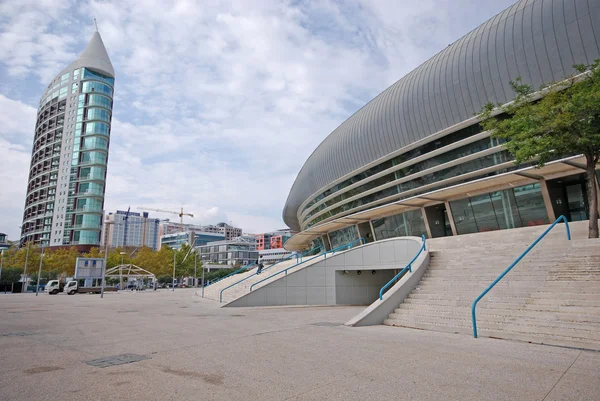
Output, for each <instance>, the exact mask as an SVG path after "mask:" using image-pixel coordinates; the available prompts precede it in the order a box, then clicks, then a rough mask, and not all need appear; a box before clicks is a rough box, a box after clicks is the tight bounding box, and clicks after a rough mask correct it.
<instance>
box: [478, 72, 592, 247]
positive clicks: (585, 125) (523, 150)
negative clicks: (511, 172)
mask: <svg viewBox="0 0 600 401" xmlns="http://www.w3.org/2000/svg"><path fill="white" fill-rule="evenodd" d="M599 66H600V60H596V61H595V62H594V63H593V64H592V65H591V66H589V67H587V66H584V65H575V66H574V68H575V69H576V71H577V73H578V75H574V76H571V77H569V78H568V79H567V80H566V81H564V82H561V83H559V84H552V85H547V86H545V87H542V88H541V89H540V92H537V93H536V92H535V91H534V89H533V87H532V86H530V85H528V84H526V83H524V82H523V81H522V79H521V78H517V79H516V80H515V81H511V82H510V85H511V87H512V89H513V90H514V92H515V94H516V98H515V100H514V101H513V102H511V103H509V104H507V105H497V106H496V105H494V104H492V103H488V104H487V105H486V106H484V108H483V110H482V112H481V114H480V117H481V118H482V119H483V121H482V122H481V125H482V126H483V128H484V129H485V130H489V131H490V132H491V133H492V136H493V137H496V138H500V139H504V140H505V141H506V142H505V143H504V146H505V147H506V149H507V150H508V151H509V152H510V153H511V154H512V155H514V157H515V162H516V163H522V162H528V161H535V162H536V163H537V165H538V166H540V167H541V166H543V165H545V164H546V163H548V162H549V161H551V160H555V159H558V158H562V157H566V156H573V155H578V154H583V155H584V156H585V158H586V166H585V168H586V181H587V195H588V204H589V208H590V226H589V237H590V238H598V197H597V191H596V176H595V168H596V165H597V164H598V161H599V160H600V68H599ZM582 74H586V75H587V77H585V78H584V75H582ZM540 94H543V97H541V99H539V100H538V97H539V95H540Z"/></svg>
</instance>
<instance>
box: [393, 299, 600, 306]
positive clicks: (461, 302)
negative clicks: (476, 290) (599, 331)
mask: <svg viewBox="0 0 600 401" xmlns="http://www.w3.org/2000/svg"><path fill="white" fill-rule="evenodd" d="M473 301H474V298H464V299H443V298H442V299H419V298H411V297H409V298H406V299H405V301H404V302H406V303H411V304H419V305H447V306H471V304H472V303H473ZM524 304H529V305H549V306H579V307H590V308H598V307H600V302H594V301H581V300H573V299H566V300H558V299H557V300H553V299H534V298H500V297H495V298H493V299H492V298H491V297H490V298H487V297H486V298H484V299H482V300H481V301H480V302H479V304H478V307H479V305H482V306H487V307H491V308H494V307H495V308H517V307H520V306H522V305H524Z"/></svg>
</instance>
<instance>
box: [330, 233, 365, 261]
mask: <svg viewBox="0 0 600 401" xmlns="http://www.w3.org/2000/svg"><path fill="white" fill-rule="evenodd" d="M357 242H360V243H361V245H364V244H366V243H367V240H366V239H364V238H362V237H360V238H358V239H355V240H354V241H352V242H348V243H347V244H344V245H340V246H338V247H337V248H333V249H331V250H329V251H327V252H325V253H324V254H323V255H325V258H327V254H328V253H335V252H337V251H341V250H342V249H346V248H353V247H354V244H355V243H357Z"/></svg>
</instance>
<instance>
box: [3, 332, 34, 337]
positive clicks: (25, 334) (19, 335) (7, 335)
mask: <svg viewBox="0 0 600 401" xmlns="http://www.w3.org/2000/svg"><path fill="white" fill-rule="evenodd" d="M32 335H33V333H24V332H17V333H4V334H0V337H25V336H32Z"/></svg>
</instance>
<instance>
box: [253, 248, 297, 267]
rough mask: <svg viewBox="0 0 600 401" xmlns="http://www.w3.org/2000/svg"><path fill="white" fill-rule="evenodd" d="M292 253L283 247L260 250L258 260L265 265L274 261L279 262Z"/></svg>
mask: <svg viewBox="0 0 600 401" xmlns="http://www.w3.org/2000/svg"><path fill="white" fill-rule="evenodd" d="M292 253H293V252H292V251H287V250H285V249H283V248H274V249H264V250H259V251H258V260H259V261H261V262H263V263H264V264H265V265H272V264H273V263H276V262H279V261H280V260H282V259H285V258H287V257H288V256H290V255H291V254H292Z"/></svg>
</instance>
